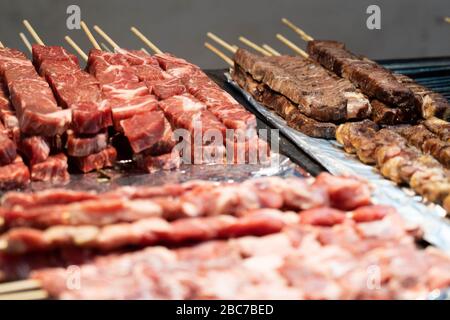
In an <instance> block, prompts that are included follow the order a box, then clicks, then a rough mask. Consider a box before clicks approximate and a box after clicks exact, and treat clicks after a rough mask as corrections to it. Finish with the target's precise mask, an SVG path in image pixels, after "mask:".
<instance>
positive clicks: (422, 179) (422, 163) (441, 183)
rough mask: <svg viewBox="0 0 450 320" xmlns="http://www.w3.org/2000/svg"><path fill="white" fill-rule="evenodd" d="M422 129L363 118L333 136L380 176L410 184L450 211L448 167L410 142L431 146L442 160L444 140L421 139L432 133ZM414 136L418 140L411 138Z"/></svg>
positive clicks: (433, 151)
mask: <svg viewBox="0 0 450 320" xmlns="http://www.w3.org/2000/svg"><path fill="white" fill-rule="evenodd" d="M397 131H398V132H400V133H398V132H397ZM424 131H426V129H425V128H424V127H423V126H422V125H418V126H413V127H406V128H405V127H400V129H399V128H396V129H389V128H384V129H380V127H378V125H376V124H375V123H373V122H371V121H370V120H364V121H362V122H354V123H346V124H343V125H341V126H340V127H339V128H338V130H337V132H336V138H337V140H338V141H339V142H340V143H341V144H342V145H343V146H344V149H345V151H347V152H349V153H356V154H357V156H358V157H359V159H360V160H361V161H362V162H364V163H367V164H374V165H376V166H377V167H378V169H379V170H380V172H381V174H382V175H383V176H385V177H387V178H389V179H390V180H392V181H394V182H396V183H398V184H406V185H409V186H410V187H411V188H412V189H413V190H414V191H416V192H417V193H418V194H420V195H422V196H424V197H425V198H426V199H428V200H429V201H432V202H436V203H438V204H443V205H444V208H445V209H446V210H447V212H450V206H449V205H450V197H449V195H450V180H449V175H448V171H447V169H446V168H444V166H443V165H442V164H441V163H440V162H439V161H437V160H436V159H435V158H434V157H433V156H432V155H429V154H424V153H422V152H421V151H420V150H419V149H417V148H416V147H414V146H413V145H414V144H416V145H418V146H419V147H420V148H430V151H431V152H432V153H434V154H435V155H437V156H439V158H440V159H441V160H444V158H445V143H444V142H442V141H440V140H437V139H436V138H434V137H431V138H430V139H428V140H426V141H421V140H420V139H421V138H422V137H423V136H424V135H433V134H432V133H430V132H428V133H427V132H425V133H424ZM402 134H403V135H404V136H405V137H406V138H405V137H403V136H402ZM417 136H418V137H419V140H417V141H416V142H414V139H415V138H416V137H417ZM411 142H413V143H412V145H411ZM433 147H435V149H433ZM424 150H425V149H424Z"/></svg>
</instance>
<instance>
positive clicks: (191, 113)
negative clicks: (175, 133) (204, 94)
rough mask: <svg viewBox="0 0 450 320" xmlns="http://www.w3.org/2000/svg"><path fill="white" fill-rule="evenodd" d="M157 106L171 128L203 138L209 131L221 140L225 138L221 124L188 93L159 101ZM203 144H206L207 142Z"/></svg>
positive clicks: (224, 130)
mask: <svg viewBox="0 0 450 320" xmlns="http://www.w3.org/2000/svg"><path fill="white" fill-rule="evenodd" d="M159 105H160V106H161V108H162V109H163V110H164V113H165V115H166V117H167V119H169V121H170V123H171V124H172V126H174V127H176V128H183V129H186V130H188V131H189V132H190V133H191V135H192V134H194V133H195V134H201V135H202V137H203V138H204V137H205V132H207V131H209V133H213V132H217V133H219V134H221V135H222V137H223V138H224V137H225V136H226V127H225V126H224V125H223V124H222V122H220V121H219V120H218V119H217V118H216V117H215V116H214V115H213V114H212V113H211V112H209V111H208V110H207V109H206V105H205V104H204V103H202V102H200V101H199V100H197V99H196V98H195V97H194V96H192V95H190V94H188V93H186V94H183V95H179V96H173V97H171V98H169V99H166V100H163V101H160V102H159ZM200 129H201V130H200ZM194 130H195V131H194ZM203 143H204V144H208V141H203Z"/></svg>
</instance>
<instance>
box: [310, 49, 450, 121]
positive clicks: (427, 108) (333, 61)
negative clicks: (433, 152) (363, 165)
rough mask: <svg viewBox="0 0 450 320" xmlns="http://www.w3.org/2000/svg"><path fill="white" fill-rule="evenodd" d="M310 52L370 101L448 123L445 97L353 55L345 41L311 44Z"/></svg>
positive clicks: (449, 114) (447, 106)
mask: <svg viewBox="0 0 450 320" xmlns="http://www.w3.org/2000/svg"><path fill="white" fill-rule="evenodd" d="M308 53H309V54H310V56H311V58H313V59H314V60H316V61H318V62H319V63H320V64H321V65H323V66H324V67H325V68H327V69H328V70H330V71H332V72H334V73H336V74H337V75H339V76H341V77H343V78H346V79H348V80H350V81H351V82H352V83H353V84H354V85H355V86H356V87H358V88H360V89H361V91H362V92H363V93H364V94H366V95H367V96H368V97H369V98H371V99H377V100H379V101H381V102H383V103H385V104H386V105H387V106H388V107H392V108H400V109H404V108H406V110H405V112H408V113H411V114H415V113H420V115H421V117H422V118H424V119H428V118H431V117H438V118H442V119H445V120H448V119H449V117H450V104H449V103H448V101H447V100H446V99H445V98H444V97H443V96H442V95H440V94H438V93H435V92H432V91H431V90H429V89H427V88H425V87H423V86H421V85H419V84H417V83H415V82H414V81H413V80H412V79H411V78H409V77H407V76H404V75H397V74H393V73H392V72H391V71H389V70H387V69H385V68H384V67H382V66H380V65H379V64H377V63H375V62H373V61H371V60H369V59H367V58H365V57H360V56H357V55H355V54H353V53H351V52H350V51H348V50H347V49H346V48H345V45H344V44H343V43H341V42H337V41H322V40H313V41H309V42H308ZM386 111H388V110H386ZM396 112H400V111H396Z"/></svg>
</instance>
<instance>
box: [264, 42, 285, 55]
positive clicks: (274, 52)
mask: <svg viewBox="0 0 450 320" xmlns="http://www.w3.org/2000/svg"><path fill="white" fill-rule="evenodd" d="M262 47H263V48H264V49H265V50H266V51H268V52H270V53H271V54H272V55H273V56H281V53H279V52H278V51H277V50H275V49H274V48H272V47H271V46H269V45H268V44H263V45H262Z"/></svg>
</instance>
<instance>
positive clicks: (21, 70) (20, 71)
mask: <svg viewBox="0 0 450 320" xmlns="http://www.w3.org/2000/svg"><path fill="white" fill-rule="evenodd" d="M18 80H25V81H27V80H38V81H39V80H41V81H42V80H43V79H42V78H41V77H39V75H38V74H37V73H36V70H35V69H34V67H33V65H32V64H31V63H30V64H29V65H26V66H23V65H17V66H15V67H12V68H9V69H8V70H6V71H5V74H4V81H5V83H6V85H7V86H8V87H10V86H11V85H12V84H13V83H14V81H18Z"/></svg>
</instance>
